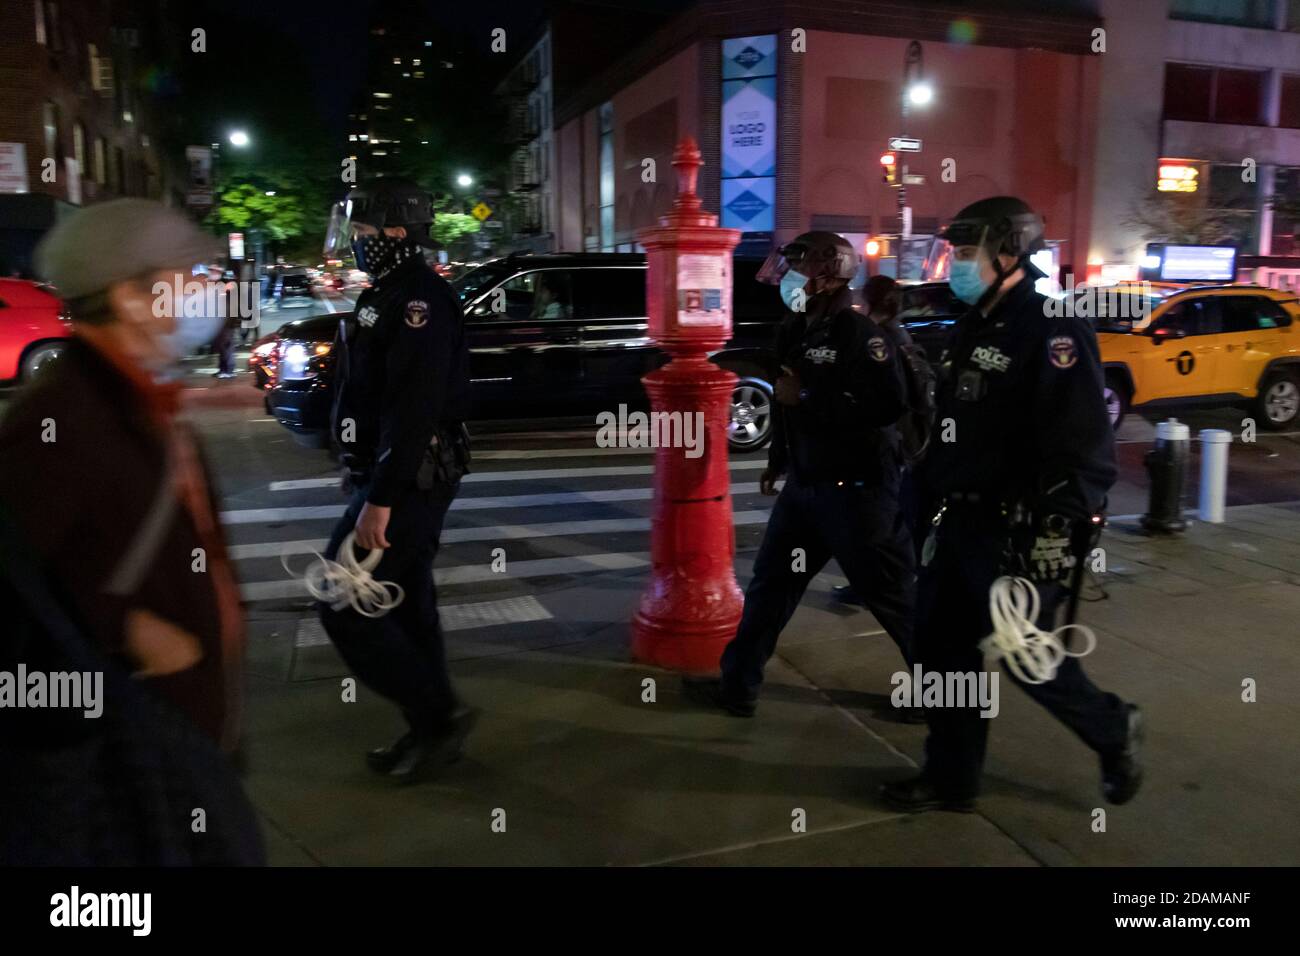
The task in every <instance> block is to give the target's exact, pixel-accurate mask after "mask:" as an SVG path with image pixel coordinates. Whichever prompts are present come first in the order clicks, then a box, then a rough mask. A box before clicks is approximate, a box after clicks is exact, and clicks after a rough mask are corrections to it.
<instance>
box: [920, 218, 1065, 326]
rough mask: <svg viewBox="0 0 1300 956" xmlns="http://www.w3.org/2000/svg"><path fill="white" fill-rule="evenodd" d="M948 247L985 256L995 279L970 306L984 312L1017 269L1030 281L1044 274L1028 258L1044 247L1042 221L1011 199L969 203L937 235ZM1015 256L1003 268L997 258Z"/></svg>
mask: <svg viewBox="0 0 1300 956" xmlns="http://www.w3.org/2000/svg"><path fill="white" fill-rule="evenodd" d="M939 238H941V239H945V240H947V242H948V244H949V245H951V246H954V247H955V246H977V247H979V248H981V249H983V250H984V252H985V253H986V254H987V255H988V257H989V261H990V264H991V265H992V266H993V271H994V273H995V274H996V275H997V278H996V279H995V280H994V281H993V283H992V284H990V285H989V287H988V288H987V289H986V290H984V293H983V295H981V296H980V297H979V299H978V301H976V302H975V303H974V305H975V307H976V308H984V307H985V306H986V305H987V303H989V302H992V301H993V299H994V297H995V296H996V295H997V293H998V290H999V289H1000V288H1001V287H1002V285H1003V283H1005V282H1006V280H1007V279H1008V277H1010V276H1011V274H1012V273H1013V272H1015V271H1016V269H1018V268H1023V269H1024V270H1025V274H1026V275H1028V276H1029V277H1030V279H1031V280H1032V279H1040V278H1042V277H1043V276H1044V275H1045V273H1044V272H1043V271H1042V270H1041V269H1039V268H1038V266H1036V265H1034V263H1033V260H1032V259H1030V258H1029V257H1030V256H1032V255H1033V254H1034V253H1035V252H1037V251H1038V250H1040V249H1043V248H1045V247H1046V243H1045V242H1044V241H1043V217H1042V216H1040V215H1038V213H1036V212H1034V210H1033V209H1031V208H1030V206H1029V203H1027V202H1025V201H1024V200H1023V199H1017V198H1016V197H1015V196H990V197H989V198H988V199H981V200H979V201H978V202H973V203H971V204H970V205H969V206H967V207H966V208H965V209H963V210H962V211H961V212H959V213H957V215H956V216H955V217H953V220H952V222H950V223H948V226H947V228H945V229H944V230H943V232H941V233H940V234H939ZM1002 255H1006V256H1015V258H1016V264H1015V265H1013V266H1012V267H1011V268H1009V269H1008V268H1003V266H1002V263H1001V261H1000V260H999V259H998V256H1002Z"/></svg>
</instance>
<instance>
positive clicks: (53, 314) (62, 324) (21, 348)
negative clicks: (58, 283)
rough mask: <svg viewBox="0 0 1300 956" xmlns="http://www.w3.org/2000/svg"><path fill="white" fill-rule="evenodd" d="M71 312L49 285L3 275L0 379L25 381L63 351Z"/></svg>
mask: <svg viewBox="0 0 1300 956" xmlns="http://www.w3.org/2000/svg"><path fill="white" fill-rule="evenodd" d="M69 334H70V331H69V328H68V315H67V312H66V311H65V309H64V308H63V303H62V302H60V301H59V297H58V296H56V295H55V294H54V293H53V292H52V291H50V289H49V287H48V286H43V285H40V284H38V283H36V282H30V281H28V280H26V279H0V381H4V382H6V383H14V382H26V381H29V380H31V379H33V378H35V377H36V376H37V375H39V374H40V372H41V370H42V369H43V368H46V367H47V366H48V365H49V364H50V363H52V362H54V361H55V360H56V359H57V358H58V357H59V353H60V352H62V351H63V346H64V342H65V340H66V339H67V337H68V335H69Z"/></svg>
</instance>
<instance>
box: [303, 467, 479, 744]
mask: <svg viewBox="0 0 1300 956" xmlns="http://www.w3.org/2000/svg"><path fill="white" fill-rule="evenodd" d="M458 488H459V485H457V486H456V487H452V488H447V487H442V488H438V489H435V490H433V491H420V490H418V489H416V488H415V487H411V488H409V489H407V490H406V491H403V492H402V493H401V494H400V495H399V496H398V498H397V500H396V501H395V502H394V503H393V510H392V514H391V516H390V517H389V521H388V531H387V538H388V542H389V544H390V545H391V547H389V548H388V549H387V550H386V551H385V552H384V557H383V559H382V560H381V561H380V562H379V566H378V567H376V568H375V570H374V571H372V572H371V576H372V577H373V578H374V579H375V580H376V581H392V582H393V583H395V584H398V585H400V586H401V587H402V590H403V591H404V592H405V597H404V598H403V599H402V603H401V604H399V605H398V606H397V607H395V608H394V609H393V610H391V611H389V612H388V613H387V614H385V615H384V616H383V617H376V618H371V617H365V616H364V615H362V614H358V613H357V612H356V611H355V610H353V609H352V608H351V607H350V606H344V607H343V609H342V610H339V611H335V610H332V609H331V608H330V607H329V606H327V605H323V604H322V605H319V607H320V616H321V623H322V624H324V626H325V631H326V632H327V633H328V634H329V636H330V640H331V641H333V642H334V646H335V647H337V648H338V651H339V653H340V654H341V655H342V656H343V659H344V660H345V661H346V662H347V664H348V666H349V667H351V668H352V671H353V673H355V674H356V675H357V677H358V678H360V679H361V681H362V682H363V683H364V684H366V685H367V686H368V687H370V688H371V689H373V690H374V691H376V692H377V693H380V694H382V695H383V696H385V697H387V698H388V699H389V700H392V701H393V702H394V703H396V704H397V705H398V706H399V707H401V708H402V712H403V713H404V714H405V715H406V719H407V722H408V723H409V724H410V725H411V729H412V730H413V731H415V732H416V733H433V732H436V731H437V730H439V729H440V728H441V727H442V726H443V725H444V724H445V723H446V721H447V718H448V717H450V716H451V714H452V712H453V711H454V710H455V709H456V704H457V702H456V695H455V693H454V692H453V691H452V688H451V678H450V677H449V676H448V674H447V653H446V649H445V648H444V646H443V638H442V627H441V626H440V625H439V623H438V595H437V592H436V591H435V589H434V585H433V560H434V558H435V557H436V556H437V554H438V538H439V537H440V536H441V535H442V523H443V519H444V518H445V517H446V515H447V509H448V508H450V507H451V502H452V499H453V498H455V497H456V491H457V489H458ZM368 491H369V489H368V488H366V487H361V488H359V489H358V490H357V491H356V493H355V495H354V496H353V498H352V503H351V504H350V505H349V506H348V510H347V512H346V513H345V514H344V515H343V517H342V518H341V519H340V520H339V523H338V525H337V526H336V527H335V528H334V534H333V536H332V537H331V538H330V543H329V547H328V549H327V550H326V552H325V556H326V557H327V558H329V559H331V560H333V559H334V558H335V557H336V556H337V554H338V551H339V546H340V545H341V544H342V543H343V539H344V538H345V537H347V535H348V533H349V532H350V531H351V530H352V528H353V526H354V525H355V524H356V521H357V515H359V514H360V513H361V507H362V505H364V504H365V501H366V494H367V492H368ZM363 556H364V555H363V554H358V557H363Z"/></svg>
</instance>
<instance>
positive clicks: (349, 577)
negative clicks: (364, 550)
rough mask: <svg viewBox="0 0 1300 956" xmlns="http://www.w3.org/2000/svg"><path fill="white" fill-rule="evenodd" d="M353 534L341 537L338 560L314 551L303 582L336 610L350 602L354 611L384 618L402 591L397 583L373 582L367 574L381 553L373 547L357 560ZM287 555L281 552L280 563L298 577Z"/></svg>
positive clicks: (377, 564)
mask: <svg viewBox="0 0 1300 956" xmlns="http://www.w3.org/2000/svg"><path fill="white" fill-rule="evenodd" d="M355 537H356V532H355V531H352V532H349V533H348V536H347V537H346V538H344V539H343V544H342V545H340V546H339V555H338V556H339V560H337V561H331V560H330V559H329V558H326V557H324V556H322V555H320V554H315V552H313V554H314V555H315V558H316V560H315V561H314V562H312V563H311V564H310V565H308V566H307V570H306V572H304V574H303V577H302V582H303V584H305V585H306V586H307V590H308V591H309V592H310V593H311V596H312V597H314V598H316V600H318V601H323V602H324V603H326V604H328V605H329V606H330V607H331V608H332V609H333V610H335V611H341V610H343V608H344V607H346V606H348V605H349V604H350V605H352V609H353V610H354V611H356V612H357V613H358V614H361V615H364V616H365V617H383V616H384V615H385V614H387V613H388V612H389V611H391V610H392V609H393V608H395V607H397V605H399V604H401V603H402V598H403V597H404V596H405V593H404V592H403V591H402V586H401V585H400V584H394V583H393V582H392V581H376V580H375V579H374V578H372V577H371V576H370V572H372V571H374V570H375V568H377V567H378V566H379V562H380V560H382V559H383V557H384V552H383V551H381V550H379V549H378V548H376V549H375V550H373V551H371V552H369V553H368V554H367V555H366V556H365V558H364V559H363V560H361V561H360V562H358V561H357V555H356V552H355V551H354V550H353V549H352V542H353V538H355ZM286 558H287V555H281V557H280V564H281V566H282V567H283V568H284V569H285V570H286V571H288V572H289V573H290V574H292V575H293V576H294V577H297V575H296V574H294V571H293V569H292V568H290V567H289V564H288V561H287V560H286Z"/></svg>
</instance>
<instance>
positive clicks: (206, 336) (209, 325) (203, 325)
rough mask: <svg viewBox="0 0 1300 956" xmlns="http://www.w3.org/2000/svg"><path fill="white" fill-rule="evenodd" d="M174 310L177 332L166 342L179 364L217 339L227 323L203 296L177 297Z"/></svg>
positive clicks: (168, 337) (173, 306)
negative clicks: (196, 350) (209, 305)
mask: <svg viewBox="0 0 1300 956" xmlns="http://www.w3.org/2000/svg"><path fill="white" fill-rule="evenodd" d="M172 308H173V309H174V310H175V311H174V312H172V315H174V316H175V317H176V331H175V332H172V333H171V334H170V335H168V336H167V337H166V342H167V343H168V346H169V348H170V349H171V350H173V351H174V352H175V354H176V360H177V361H178V362H179V361H180V360H181V359H183V358H185V357H186V356H188V355H189V354H190V353H191V352H193V351H194V350H195V349H197V348H199V347H200V346H203V345H207V344H208V343H209V342H211V341H212V340H213V339H215V338H216V337H217V334H218V333H219V332H220V331H221V326H222V324H223V323H224V322H225V321H226V320H225V317H224V316H222V315H221V314H220V312H218V311H217V310H216V309H209V308H208V298H205V297H204V296H202V295H193V294H190V295H180V296H177V297H176V299H175V301H174V303H173V305H172Z"/></svg>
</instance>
